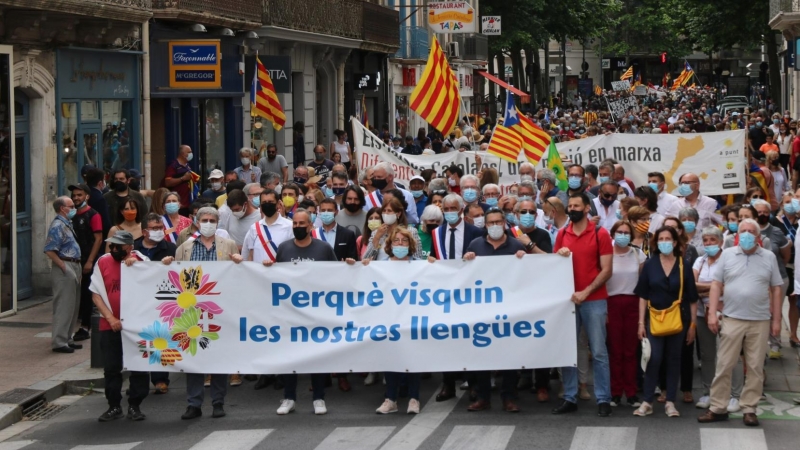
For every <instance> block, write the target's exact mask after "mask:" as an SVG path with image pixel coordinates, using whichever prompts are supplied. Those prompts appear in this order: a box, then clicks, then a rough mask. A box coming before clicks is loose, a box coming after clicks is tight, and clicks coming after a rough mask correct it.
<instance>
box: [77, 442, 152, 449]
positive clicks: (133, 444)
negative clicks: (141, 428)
mask: <svg viewBox="0 0 800 450" xmlns="http://www.w3.org/2000/svg"><path fill="white" fill-rule="evenodd" d="M139 444H141V442H129V443H127V444H112V445H78V446H76V447H72V449H71V450H131V449H132V448H134V447H136V446H137V445H139Z"/></svg>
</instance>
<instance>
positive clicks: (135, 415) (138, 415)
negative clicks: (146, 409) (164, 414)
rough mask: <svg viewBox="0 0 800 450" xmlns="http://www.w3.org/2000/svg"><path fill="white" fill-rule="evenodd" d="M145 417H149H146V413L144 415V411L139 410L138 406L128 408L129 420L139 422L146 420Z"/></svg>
mask: <svg viewBox="0 0 800 450" xmlns="http://www.w3.org/2000/svg"><path fill="white" fill-rule="evenodd" d="M145 417H147V416H145V415H144V413H142V410H141V409H139V407H138V406H133V405H131V406H128V420H132V421H134V422H139V421H141V420H144V419H145Z"/></svg>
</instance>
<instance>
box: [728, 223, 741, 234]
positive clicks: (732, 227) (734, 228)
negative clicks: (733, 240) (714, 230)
mask: <svg viewBox="0 0 800 450" xmlns="http://www.w3.org/2000/svg"><path fill="white" fill-rule="evenodd" d="M728 229H729V230H730V231H731V233H736V232H737V231H739V222H728Z"/></svg>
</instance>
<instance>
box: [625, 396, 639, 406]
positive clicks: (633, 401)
mask: <svg viewBox="0 0 800 450" xmlns="http://www.w3.org/2000/svg"><path fill="white" fill-rule="evenodd" d="M628 406H630V407H631V408H638V407H640V406H642V401H641V400H639V397H637V396H635V395H631V396H630V397H628Z"/></svg>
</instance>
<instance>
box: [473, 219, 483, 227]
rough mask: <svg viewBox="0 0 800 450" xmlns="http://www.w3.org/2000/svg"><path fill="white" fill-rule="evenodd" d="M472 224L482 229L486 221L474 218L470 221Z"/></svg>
mask: <svg viewBox="0 0 800 450" xmlns="http://www.w3.org/2000/svg"><path fill="white" fill-rule="evenodd" d="M472 224H473V225H475V226H476V227H478V228H483V227H484V226H485V225H486V221H485V218H483V217H475V218H474V219H472Z"/></svg>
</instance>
